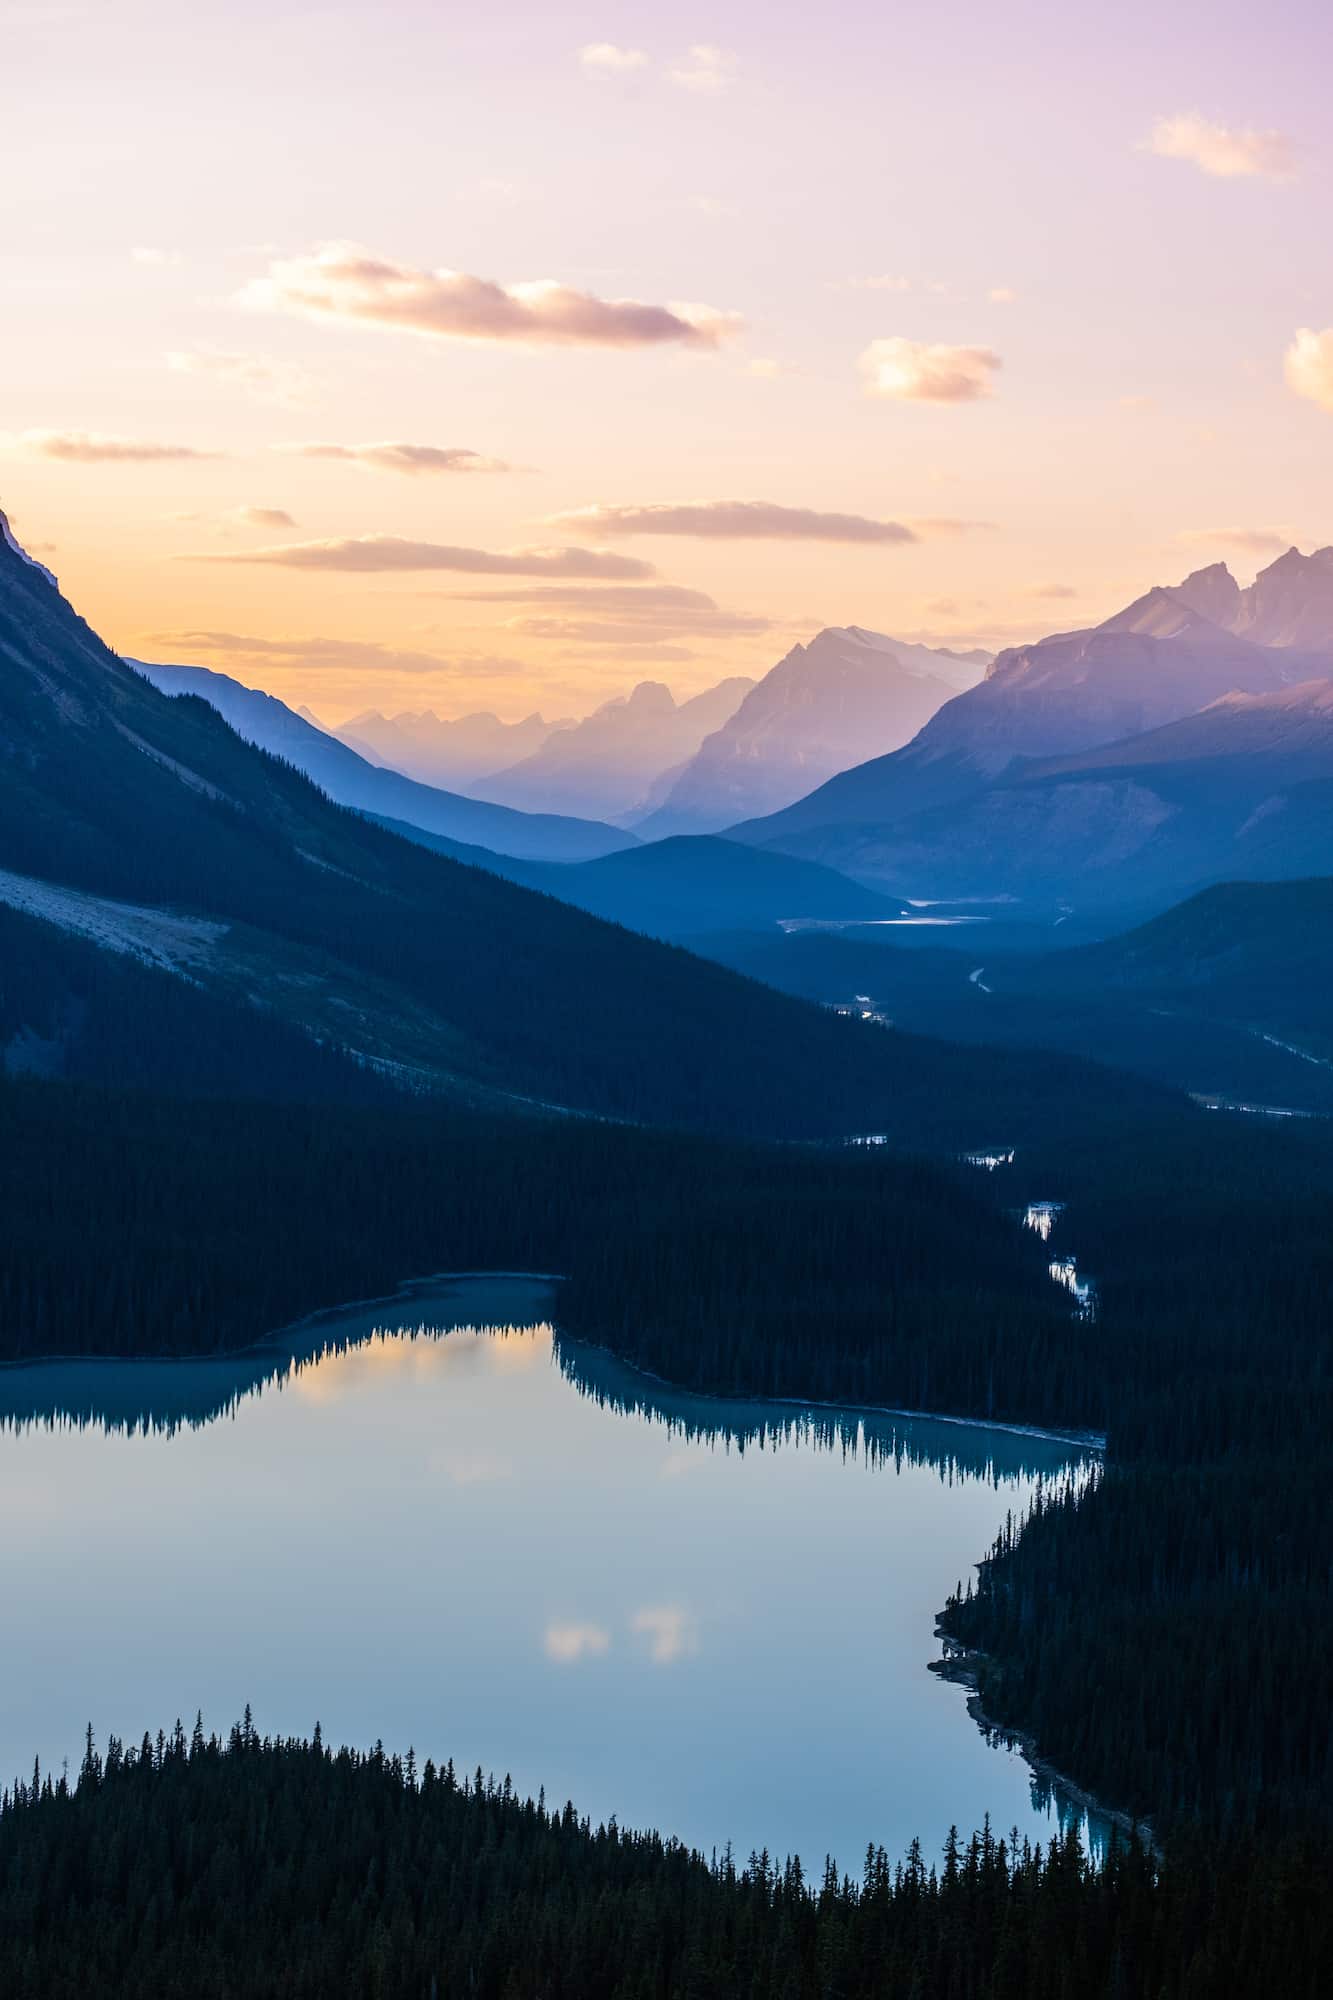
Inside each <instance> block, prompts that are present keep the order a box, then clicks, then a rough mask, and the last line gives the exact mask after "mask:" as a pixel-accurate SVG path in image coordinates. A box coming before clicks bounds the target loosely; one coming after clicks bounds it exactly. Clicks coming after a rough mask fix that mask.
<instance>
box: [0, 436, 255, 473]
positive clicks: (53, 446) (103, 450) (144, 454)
mask: <svg viewBox="0 0 1333 2000" xmlns="http://www.w3.org/2000/svg"><path fill="white" fill-rule="evenodd" d="M20 443H22V444H23V445H24V446H26V448H27V449H28V450H29V451H35V452H37V453H38V454H39V455H40V456H41V457H42V458H58V459H62V460H64V461H65V462H66V463H67V464H70V465H153V464H156V463H158V462H159V461H161V460H165V459H180V458H217V457H218V456H219V453H217V452H215V451H196V450H195V448H194V446H193V445H188V444H154V443H152V442H150V441H149V440H148V439H147V438H127V437H109V436H107V435H106V433H105V432H102V431H24V433H23V436H22V438H21V439H20Z"/></svg>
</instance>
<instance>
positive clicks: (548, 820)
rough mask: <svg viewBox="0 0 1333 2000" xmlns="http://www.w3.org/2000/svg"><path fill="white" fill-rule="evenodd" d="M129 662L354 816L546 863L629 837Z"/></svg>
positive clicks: (237, 687) (224, 682)
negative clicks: (384, 759)
mask: <svg viewBox="0 0 1333 2000" xmlns="http://www.w3.org/2000/svg"><path fill="white" fill-rule="evenodd" d="M129 664H130V665H131V666H132V667H134V668H136V669H137V671H138V672H139V673H141V674H146V675H147V677H148V679H149V680H150V681H152V683H153V685H154V687H157V688H160V689H161V690H162V692H163V693H164V694H169V695H179V694H195V695H200V696H202V698H203V699H204V700H205V701H206V702H208V703H209V704H210V705H211V706H212V707H213V708H215V709H217V711H218V713H219V715H221V716H223V717H225V719H226V720H227V722H229V723H230V725H231V727H232V728H233V729H234V730H235V731H236V733H237V735H238V736H243V737H244V738H245V740H246V742H247V743H255V744H258V746H259V747H260V749H262V750H270V751H272V753H273V755H274V756H275V757H282V758H285V759H286V761H287V762H288V763H289V764H295V765H296V767H297V769H298V770H299V771H304V772H305V774H306V776H307V777H308V778H313V779H314V781H315V783H316V784H317V785H319V786H320V787H321V789H322V790H324V791H326V792H327V793H328V795H329V797H330V798H331V799H336V800H337V801H338V803H339V805H344V806H355V807H356V809H357V810H358V812H368V813H377V814H380V815H382V816H383V817H385V818H389V819H400V820H406V821H408V822H409V823H410V824H411V825H413V826H418V827H421V828H423V829H424V830H425V831H426V832H428V833H439V834H443V835H445V836H446V837H447V838H449V839H453V840H467V841H475V842H476V843H478V844H479V845H481V846H485V847H493V848H495V849H496V850H497V851H498V852H499V853H502V854H518V855H529V856H533V857H536V858H540V859H546V860H553V861H583V860H587V859H589V858H590V857H591V856H593V855H596V854H610V853H613V852H614V851H615V850H616V849H617V848H620V847H626V846H628V845H630V843H631V841H632V839H633V836H632V835H629V834H625V833H620V832H618V831H617V830H616V828H614V827H610V826H602V825H599V824H598V823H597V822H596V821H594V820H586V819H562V818H558V817H555V816H552V815H550V814H539V813H523V812H516V811H513V810H511V809H510V808H508V807H506V806H497V805H490V804H486V803H484V802H482V801H480V800H476V799H465V798H460V797H458V795H457V794H456V793H453V792H443V791H439V790H438V789H436V788H435V787H434V786H432V785H423V784H418V783H417V781H416V780H415V779H413V778H405V777H403V776H402V775H401V774H400V773H399V772H397V771H390V770H385V769H382V768H380V767H379V766H377V765H375V764H371V763H368V762H367V760H366V759H365V758H364V757H362V756H359V755H358V753H357V752H356V751H355V750H352V749H350V748H349V747H348V745H347V744H346V743H343V742H341V741H340V740H339V739H338V738H337V737H336V736H330V735H326V734H325V732H324V731H323V730H321V729H319V728H318V727H316V726H315V725H314V724H312V723H310V722H307V721H306V720H305V719H304V718H303V717H301V716H299V715H296V714H294V713H293V711H292V710H291V709H290V708H288V707H287V706H286V704H285V703H283V702H281V701H279V700H278V699H277V697H276V696H274V695H271V694H264V693H263V692H262V691H261V690H260V689H258V688H247V687H243V686H242V684H241V683H240V681H235V680H232V679H231V677H230V676H229V675H227V674H219V673H215V672H214V671H213V670H212V668H210V667H176V666H158V665H152V664H149V663H148V662H146V661H143V660H131V661H130V662H129Z"/></svg>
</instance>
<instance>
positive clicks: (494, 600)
mask: <svg viewBox="0 0 1333 2000" xmlns="http://www.w3.org/2000/svg"><path fill="white" fill-rule="evenodd" d="M453 595H454V596H456V598H457V600H458V601H459V602H460V603H465V604H541V605H557V606H559V607H561V608H562V609H569V608H573V609H576V610H579V609H582V608H583V607H584V606H585V605H596V606H597V607H598V609H599V610H602V611H618V612H625V613H626V614H628V615H630V616H637V615H640V614H643V615H647V614H648V613H651V612H658V611H675V612H685V613H691V612H702V611H716V610H717V605H716V604H715V603H714V601H713V599H712V598H711V597H710V596H709V595H708V593H707V591H706V590H687V589H686V588H685V586H684V585H683V584H679V583H635V584H609V583H608V584H601V585H599V586H597V587H596V588H593V589H589V588H587V586H585V585H579V584H563V583H538V584H533V585H531V586H530V587H528V588H526V589H519V590H467V591H459V592H456V593H453Z"/></svg>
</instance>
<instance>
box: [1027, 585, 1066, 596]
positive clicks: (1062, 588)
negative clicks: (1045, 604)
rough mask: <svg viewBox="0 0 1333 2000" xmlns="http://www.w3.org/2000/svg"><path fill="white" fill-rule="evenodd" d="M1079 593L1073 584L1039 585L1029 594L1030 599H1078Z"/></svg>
mask: <svg viewBox="0 0 1333 2000" xmlns="http://www.w3.org/2000/svg"><path fill="white" fill-rule="evenodd" d="M1078 595H1079V592H1078V591H1077V590H1075V588H1074V586H1073V584H1072V583H1038V584H1034V585H1033V587H1032V589H1031V590H1030V591H1029V592H1028V596H1029V597H1049V598H1063V597H1077V596H1078Z"/></svg>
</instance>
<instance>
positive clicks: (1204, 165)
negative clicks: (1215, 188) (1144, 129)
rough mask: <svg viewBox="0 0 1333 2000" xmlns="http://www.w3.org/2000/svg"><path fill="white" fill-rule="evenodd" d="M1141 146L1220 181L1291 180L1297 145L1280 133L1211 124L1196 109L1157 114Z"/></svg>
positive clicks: (1294, 169)
mask: <svg viewBox="0 0 1333 2000" xmlns="http://www.w3.org/2000/svg"><path fill="white" fill-rule="evenodd" d="M1143 143H1144V146H1145V147H1146V149H1147V151H1148V152H1150V153H1156V154H1158V155H1159V156H1160V157H1161V158H1162V159H1164V160H1188V161H1189V162H1190V164H1191V165H1192V166H1195V167H1197V168H1198V169H1199V171H1200V173H1204V174H1212V175H1214V176H1216V177H1217V178H1218V179H1220V180H1237V179H1240V178H1242V177H1253V176H1256V175H1257V176H1260V177H1262V178H1263V179H1264V180H1270V181H1289V180H1291V179H1293V178H1294V176H1295V173H1296V157H1297V149H1296V146H1295V143H1294V142H1293V141H1292V140H1291V139H1290V138H1288V136H1287V135H1286V133H1284V132H1256V131H1253V130H1250V129H1248V128H1247V129H1246V130H1245V131H1235V130H1233V128H1232V127H1231V126H1229V125H1215V124H1213V122H1212V121H1211V119H1208V118H1201V117H1200V115H1199V113H1198V112H1197V111H1181V112H1177V114H1176V115H1175V117H1173V118H1159V119H1158V120H1157V123H1156V124H1155V125H1154V126H1153V130H1152V137H1151V138H1150V139H1147V140H1145V141H1144V142H1143Z"/></svg>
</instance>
